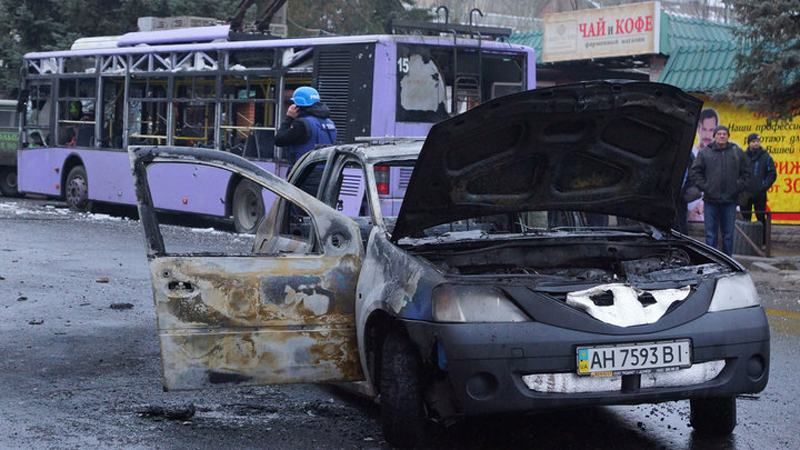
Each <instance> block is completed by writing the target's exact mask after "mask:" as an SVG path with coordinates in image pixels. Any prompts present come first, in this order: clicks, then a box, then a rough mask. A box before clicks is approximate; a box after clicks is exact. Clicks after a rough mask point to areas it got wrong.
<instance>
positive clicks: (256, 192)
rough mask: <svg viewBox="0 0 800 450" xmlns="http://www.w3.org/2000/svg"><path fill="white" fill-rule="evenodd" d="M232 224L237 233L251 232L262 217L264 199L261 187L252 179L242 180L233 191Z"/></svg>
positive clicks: (253, 231) (254, 230)
mask: <svg viewBox="0 0 800 450" xmlns="http://www.w3.org/2000/svg"><path fill="white" fill-rule="evenodd" d="M231 209H232V212H233V226H234V227H235V228H236V231H237V232H238V233H249V234H253V233H255V232H256V228H257V227H258V223H259V221H261V218H262V217H264V199H263V198H262V197H261V187H260V186H259V185H257V184H255V183H253V182H252V181H249V180H242V181H241V182H239V184H238V185H237V186H236V190H234V191H233V207H232V208H231Z"/></svg>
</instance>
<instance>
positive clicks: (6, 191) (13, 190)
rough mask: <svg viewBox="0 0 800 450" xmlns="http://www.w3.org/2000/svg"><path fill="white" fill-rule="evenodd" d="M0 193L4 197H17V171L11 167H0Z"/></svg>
mask: <svg viewBox="0 0 800 450" xmlns="http://www.w3.org/2000/svg"><path fill="white" fill-rule="evenodd" d="M0 193H2V194H3V195H5V196H6V197H19V191H18V190H17V171H16V170H15V169H14V168H12V167H4V168H2V169H0Z"/></svg>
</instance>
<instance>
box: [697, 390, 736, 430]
mask: <svg viewBox="0 0 800 450" xmlns="http://www.w3.org/2000/svg"><path fill="white" fill-rule="evenodd" d="M689 409H690V419H689V423H690V424H691V426H692V428H694V430H695V431H696V432H698V433H699V434H704V435H708V436H727V435H729V434H731V433H732V432H733V429H734V428H736V397H719V398H697V399H692V400H690V401H689Z"/></svg>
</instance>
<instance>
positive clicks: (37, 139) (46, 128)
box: [25, 81, 53, 147]
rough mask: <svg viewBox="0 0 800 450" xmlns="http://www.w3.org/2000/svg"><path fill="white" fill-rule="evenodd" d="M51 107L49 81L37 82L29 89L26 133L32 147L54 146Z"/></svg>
mask: <svg viewBox="0 0 800 450" xmlns="http://www.w3.org/2000/svg"><path fill="white" fill-rule="evenodd" d="M51 105H52V102H51V100H50V82H49V81H44V82H41V81H37V82H34V83H33V84H31V85H30V86H29V87H28V104H27V108H26V116H25V133H26V136H27V139H26V141H27V143H28V145H29V146H30V147H46V146H48V145H51V144H52V141H51V139H52V133H53V132H52V130H51V128H50V113H51V110H52V107H51Z"/></svg>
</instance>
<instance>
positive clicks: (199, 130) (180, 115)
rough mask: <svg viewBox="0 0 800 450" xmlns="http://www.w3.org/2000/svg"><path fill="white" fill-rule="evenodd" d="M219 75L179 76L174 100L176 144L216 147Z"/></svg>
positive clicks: (174, 135)
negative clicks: (217, 82) (215, 132)
mask: <svg viewBox="0 0 800 450" xmlns="http://www.w3.org/2000/svg"><path fill="white" fill-rule="evenodd" d="M216 80H217V79H216V77H199V76H198V77H176V78H175V84H174V86H175V88H174V92H175V94H174V97H175V98H174V103H173V128H172V129H173V141H174V142H175V145H184V146H197V147H207V148H213V147H214V146H215V142H216V141H215V139H214V129H215V118H216V109H217V108H216V103H215V98H216V93H217V89H216Z"/></svg>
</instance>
